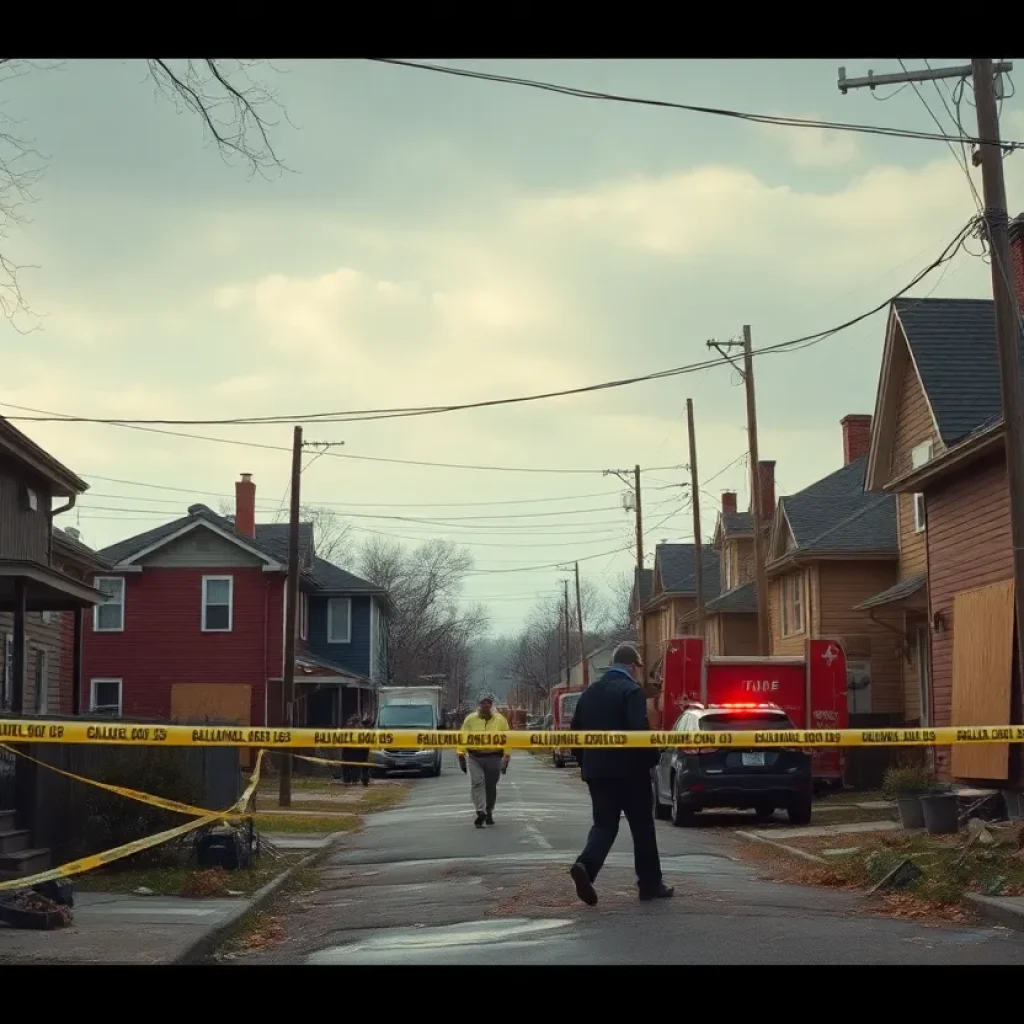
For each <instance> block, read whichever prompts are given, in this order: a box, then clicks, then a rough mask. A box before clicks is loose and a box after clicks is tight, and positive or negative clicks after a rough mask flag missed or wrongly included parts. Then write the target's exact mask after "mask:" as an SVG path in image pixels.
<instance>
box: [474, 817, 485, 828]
mask: <svg viewBox="0 0 1024 1024" xmlns="http://www.w3.org/2000/svg"><path fill="white" fill-rule="evenodd" d="M486 820H487V815H486V814H478V815H477V816H476V820H475V821H474V822H473V824H474V825H476V827H477V828H483V827H484V822H485V821H486Z"/></svg>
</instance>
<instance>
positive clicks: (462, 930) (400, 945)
mask: <svg viewBox="0 0 1024 1024" xmlns="http://www.w3.org/2000/svg"><path fill="white" fill-rule="evenodd" d="M570 924H572V922H571V921H559V920H539V921H536V920H530V919H528V918H508V919H506V920H502V921H467V922H464V923H463V924H452V925H444V926H442V927H435V928H426V927H422V926H421V927H416V928H394V929H388V930H387V931H385V932H382V933H380V934H378V935H373V936H371V937H370V938H366V939H361V940H359V941H357V942H350V943H346V944H345V945H342V946H330V947H328V948H327V949H321V950H319V951H318V952H316V953H312V954H311V955H310V956H309V957H307V959H306V962H307V963H310V964H341V963H350V962H351V960H352V957H353V956H355V955H358V954H360V953H362V954H370V955H380V954H387V953H395V954H399V955H400V954H402V953H414V952H423V951H430V950H442V949H450V948H452V947H455V946H479V945H501V944H506V943H519V942H522V941H523V940H528V939H530V938H532V937H533V936H535V935H541V934H543V933H545V932H552V931H555V930H557V929H559V928H565V927H566V926H567V925H570Z"/></svg>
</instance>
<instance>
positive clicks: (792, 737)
mask: <svg viewBox="0 0 1024 1024" xmlns="http://www.w3.org/2000/svg"><path fill="white" fill-rule="evenodd" d="M0 741H2V742H7V743H59V744H64V743H73V744H95V745H105V744H114V745H118V746H163V747H269V748H276V749H289V748H293V749H309V748H311V747H335V748H339V747H358V748H363V749H376V750H379V749H381V748H384V747H389V748H392V749H399V750H425V749H432V748H444V749H451V748H455V747H460V748H464V749H469V750H474V749H475V750H480V749H485V748H488V747H490V748H495V747H499V748H507V749H516V750H531V749H533V750H536V749H550V748H554V747H557V748H563V749H564V748H566V747H578V748H583V749H600V748H606V749H607V748H636V747H646V748H648V749H649V748H651V747H745V748H749V747H751V746H757V747H879V746H881V747H885V746H890V747H928V746H948V745H953V746H955V745H959V744H972V745H973V744H987V743H1024V726H1020V725H984V726H982V725H979V726H948V727H944V728H938V729H842V730H790V731H773V732H752V731H737V732H726V731H722V732H718V731H715V732H696V733H693V732H689V733H687V732H658V731H652V732H572V731H569V730H559V731H555V732H506V733H460V732H420V731H416V730H412V729H406V730H396V731H394V732H384V731H376V730H366V731H360V730H354V729H250V728H247V727H237V728H230V727H229V728H211V727H203V728H193V727H191V726H185V725H167V726H152V725H132V724H125V725H121V724H117V723H111V724H106V723H104V724H100V723H96V722H66V721H65V722H51V721H40V720H37V719H0Z"/></svg>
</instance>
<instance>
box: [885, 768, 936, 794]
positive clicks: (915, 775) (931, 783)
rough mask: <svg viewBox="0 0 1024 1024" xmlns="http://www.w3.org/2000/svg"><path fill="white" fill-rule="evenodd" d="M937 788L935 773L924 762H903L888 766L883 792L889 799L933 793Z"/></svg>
mask: <svg viewBox="0 0 1024 1024" xmlns="http://www.w3.org/2000/svg"><path fill="white" fill-rule="evenodd" d="M936 788H937V784H936V781H935V775H934V774H933V773H932V771H931V769H929V768H928V767H927V766H925V765H923V764H903V765H896V766H893V767H892V768H887V769H886V771H885V777H884V779H883V780H882V793H883V794H884V795H885V797H886V798H887V799H889V800H894V799H896V798H897V797H901V796H917V795H919V794H922V793H932V792H934V791H935V789H936Z"/></svg>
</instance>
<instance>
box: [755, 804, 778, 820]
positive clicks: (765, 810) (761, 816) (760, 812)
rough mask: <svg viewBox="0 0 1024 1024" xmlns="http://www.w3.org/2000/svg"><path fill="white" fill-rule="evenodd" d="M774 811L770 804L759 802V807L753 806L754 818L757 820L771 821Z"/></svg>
mask: <svg viewBox="0 0 1024 1024" xmlns="http://www.w3.org/2000/svg"><path fill="white" fill-rule="evenodd" d="M774 813H775V807H774V806H773V805H772V804H761V805H760V806H759V807H755V808H754V818H755V819H756V820H757V821H761V822H765V821H771V820H772V815H773V814H774Z"/></svg>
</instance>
